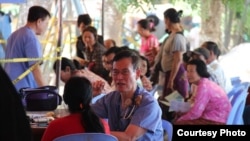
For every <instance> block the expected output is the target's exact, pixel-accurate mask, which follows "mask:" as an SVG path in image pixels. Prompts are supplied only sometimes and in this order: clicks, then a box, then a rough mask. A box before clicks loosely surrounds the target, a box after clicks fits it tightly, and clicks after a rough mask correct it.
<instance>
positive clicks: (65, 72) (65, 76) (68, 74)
mask: <svg viewBox="0 0 250 141" xmlns="http://www.w3.org/2000/svg"><path fill="white" fill-rule="evenodd" d="M70 78H71V70H70V68H69V67H66V69H65V70H62V71H61V80H62V81H63V82H64V83H66V82H67V81H68V80H69V79H70Z"/></svg>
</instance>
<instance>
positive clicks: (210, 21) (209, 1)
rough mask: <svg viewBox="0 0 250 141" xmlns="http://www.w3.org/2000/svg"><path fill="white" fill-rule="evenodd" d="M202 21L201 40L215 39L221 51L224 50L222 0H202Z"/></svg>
mask: <svg viewBox="0 0 250 141" xmlns="http://www.w3.org/2000/svg"><path fill="white" fill-rule="evenodd" d="M202 3H203V4H202V5H201V9H202V13H201V14H202V22H201V35H200V37H201V38H200V39H201V40H200V41H201V43H202V42H205V41H209V40H210V41H213V42H216V43H217V44H218V46H219V47H220V49H221V51H222V52H223V51H224V47H223V44H222V40H221V39H222V36H221V35H222V32H221V19H222V18H221V16H222V13H223V11H224V6H223V4H222V1H221V0H202Z"/></svg>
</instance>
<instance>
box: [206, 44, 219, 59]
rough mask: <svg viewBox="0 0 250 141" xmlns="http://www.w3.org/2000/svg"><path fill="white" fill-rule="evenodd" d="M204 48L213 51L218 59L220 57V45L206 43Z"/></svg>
mask: <svg viewBox="0 0 250 141" xmlns="http://www.w3.org/2000/svg"><path fill="white" fill-rule="evenodd" d="M202 46H203V47H205V48H207V49H208V50H209V51H213V53H214V55H216V56H217V58H218V57H219V56H220V54H221V51H220V49H219V47H218V45H217V44H216V43H215V42H212V41H206V42H204V43H203V45H202Z"/></svg>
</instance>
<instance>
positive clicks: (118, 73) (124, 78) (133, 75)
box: [112, 58, 140, 93]
mask: <svg viewBox="0 0 250 141" xmlns="http://www.w3.org/2000/svg"><path fill="white" fill-rule="evenodd" d="M139 76H140V70H139V69H136V70H135V69H134V68H133V65H132V59H131V58H123V59H121V60H118V61H115V62H113V69H112V78H113V81H114V83H115V86H116V90H117V91H119V92H121V93H129V92H131V91H134V90H135V89H136V80H137V79H138V78H139Z"/></svg>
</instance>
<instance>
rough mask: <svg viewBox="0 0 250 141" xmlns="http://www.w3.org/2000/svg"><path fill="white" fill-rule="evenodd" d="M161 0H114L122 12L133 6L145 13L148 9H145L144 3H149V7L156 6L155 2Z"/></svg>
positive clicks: (134, 8)
mask: <svg viewBox="0 0 250 141" xmlns="http://www.w3.org/2000/svg"><path fill="white" fill-rule="evenodd" d="M159 1H160V0H114V4H115V6H116V8H117V9H119V11H120V12H122V13H125V12H127V10H128V8H132V9H133V10H142V11H143V12H144V13H146V11H147V10H148V9H145V8H144V7H143V6H142V5H145V4H146V5H147V8H149V9H152V8H154V4H155V3H157V2H159Z"/></svg>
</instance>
